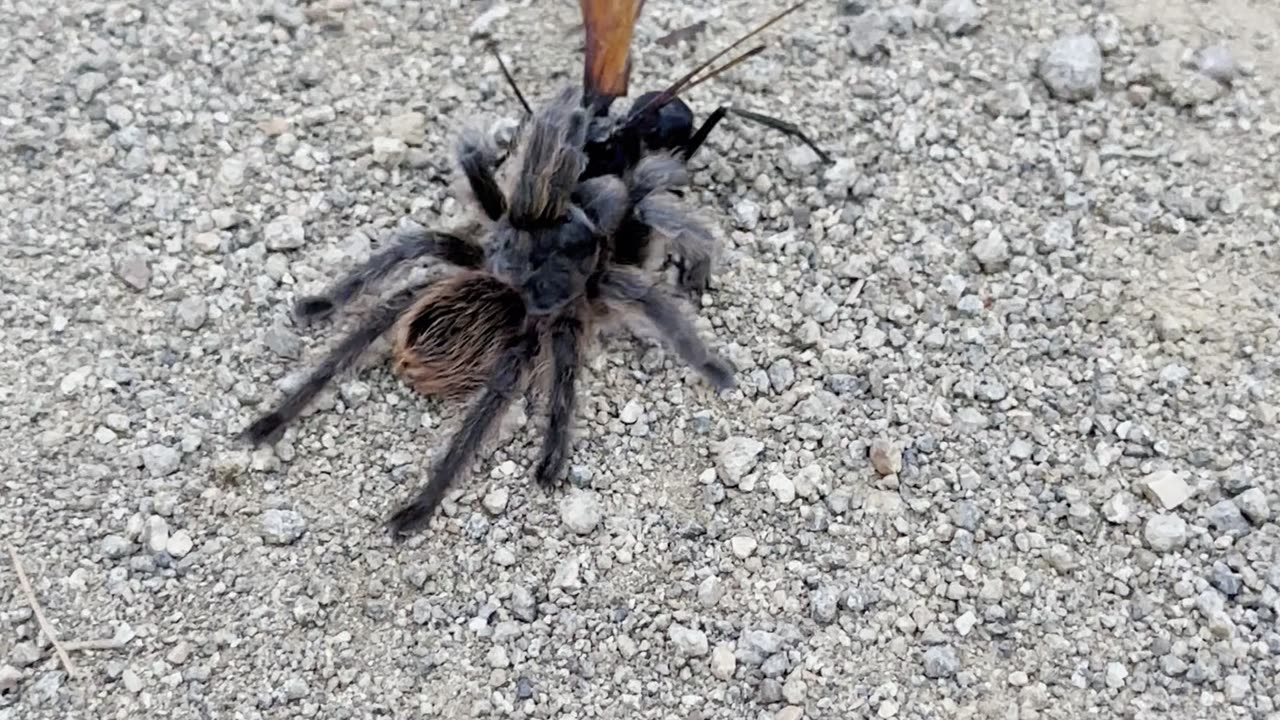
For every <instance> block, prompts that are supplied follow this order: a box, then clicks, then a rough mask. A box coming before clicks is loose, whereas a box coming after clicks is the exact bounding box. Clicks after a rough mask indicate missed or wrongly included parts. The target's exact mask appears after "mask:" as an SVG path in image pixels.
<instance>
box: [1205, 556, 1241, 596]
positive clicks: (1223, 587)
mask: <svg viewBox="0 0 1280 720" xmlns="http://www.w3.org/2000/svg"><path fill="white" fill-rule="evenodd" d="M1209 584H1210V585H1212V586H1214V587H1215V588H1217V589H1218V591H1219V592H1221V593H1222V594H1223V595H1226V596H1227V597H1235V596H1236V595H1239V594H1240V591H1241V590H1242V589H1244V581H1243V579H1241V577H1240V576H1239V575H1238V574H1236V573H1234V572H1232V571H1231V568H1230V567H1227V564H1226V563H1224V562H1222V561H1221V560H1219V561H1217V562H1215V563H1214V564H1213V567H1212V568H1210V569H1209Z"/></svg>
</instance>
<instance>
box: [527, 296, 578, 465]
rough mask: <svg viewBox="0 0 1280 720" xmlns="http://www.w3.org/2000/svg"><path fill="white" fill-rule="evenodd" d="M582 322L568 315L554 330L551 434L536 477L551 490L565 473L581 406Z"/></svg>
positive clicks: (543, 444) (548, 436) (550, 415)
mask: <svg viewBox="0 0 1280 720" xmlns="http://www.w3.org/2000/svg"><path fill="white" fill-rule="evenodd" d="M581 337H582V322H581V321H579V320H578V318H576V317H572V316H568V317H562V318H560V319H558V320H556V322H555V324H554V325H552V327H551V360H552V363H553V365H552V372H553V373H554V375H553V376H552V379H551V398H550V401H549V405H550V413H549V418H548V421H547V434H546V437H544V438H543V440H542V460H541V461H540V462H539V463H538V470H537V473H536V474H535V475H534V477H535V478H537V481H538V483H539V484H541V485H542V486H544V487H550V486H551V485H552V483H554V482H555V481H556V479H557V478H559V477H560V473H561V472H562V471H563V470H564V464H565V460H567V459H568V457H569V430H570V427H571V426H572V424H573V410H574V405H576V403H577V399H578V396H577V380H578V366H579V365H580V363H581V358H580V357H579V353H578V343H579V341H580V340H581Z"/></svg>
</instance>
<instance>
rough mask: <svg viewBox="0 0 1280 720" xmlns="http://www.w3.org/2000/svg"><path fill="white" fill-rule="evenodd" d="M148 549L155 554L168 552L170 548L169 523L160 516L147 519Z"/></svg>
mask: <svg viewBox="0 0 1280 720" xmlns="http://www.w3.org/2000/svg"><path fill="white" fill-rule="evenodd" d="M146 541H147V549H148V550H150V551H151V552H152V553H153V554H159V553H162V552H166V550H167V548H168V547H169V523H168V522H167V521H166V520H165V519H164V518H162V517H160V516H159V515H152V516H151V517H149V518H147V531H146Z"/></svg>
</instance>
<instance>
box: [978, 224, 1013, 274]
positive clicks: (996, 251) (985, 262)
mask: <svg viewBox="0 0 1280 720" xmlns="http://www.w3.org/2000/svg"><path fill="white" fill-rule="evenodd" d="M971 250H972V252H973V257H974V258H976V259H977V261H978V262H979V263H980V264H981V265H982V269H983V270H986V271H987V272H993V271H995V270H999V269H1000V268H1001V267H1003V266H1004V265H1005V263H1007V262H1009V242H1008V241H1007V240H1005V237H1004V234H1003V233H1001V232H1000V231H999V230H998V229H997V230H992V231H991V232H990V233H988V234H987V236H986V237H984V238H983V239H981V240H979V241H978V242H976V243H974V245H973V248H972V249H971Z"/></svg>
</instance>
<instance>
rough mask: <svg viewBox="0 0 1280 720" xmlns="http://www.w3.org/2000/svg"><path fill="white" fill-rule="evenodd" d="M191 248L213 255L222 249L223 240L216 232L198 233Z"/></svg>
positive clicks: (192, 239)
mask: <svg viewBox="0 0 1280 720" xmlns="http://www.w3.org/2000/svg"><path fill="white" fill-rule="evenodd" d="M191 246H192V247H194V248H195V249H196V250H199V251H200V252H202V253H204V254H205V255H212V254H214V253H216V252H218V251H219V250H221V249H222V238H221V237H220V236H219V235H218V233H216V232H202V233H196V234H195V235H193V236H192V237H191Z"/></svg>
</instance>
